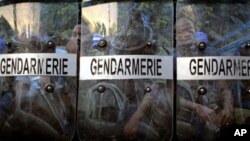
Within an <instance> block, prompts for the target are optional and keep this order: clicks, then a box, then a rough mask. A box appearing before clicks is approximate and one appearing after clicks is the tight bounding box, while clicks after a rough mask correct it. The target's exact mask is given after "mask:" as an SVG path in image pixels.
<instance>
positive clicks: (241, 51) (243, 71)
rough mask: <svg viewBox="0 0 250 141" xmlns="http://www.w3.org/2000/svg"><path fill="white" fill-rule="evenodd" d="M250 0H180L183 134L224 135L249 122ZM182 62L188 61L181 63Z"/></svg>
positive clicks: (199, 136)
mask: <svg viewBox="0 0 250 141" xmlns="http://www.w3.org/2000/svg"><path fill="white" fill-rule="evenodd" d="M249 5H250V3H249V2H248V1H237V2H236V1H223V0H222V1H210V2H204V1H195V0H194V1H192V0H190V1H188V0H182V1H178V3H177V13H176V18H177V19H176V45H177V46H176V55H177V72H178V73H177V79H178V80H177V103H176V104H177V129H176V134H177V137H178V139H179V140H223V139H224V138H227V137H233V135H234V134H233V133H234V131H235V130H236V129H238V128H242V127H245V126H249V119H250V115H249V114H250V110H249V102H250V101H249V74H248V69H247V68H248V67H247V66H248V65H249V63H248V62H249V57H248V56H249V47H248V46H249V41H250V38H249V37H250V31H249V26H250V24H249V22H250V18H249V15H250V12H249V10H248V7H249ZM196 57H199V58H196ZM182 59H183V60H182ZM213 59H214V60H213ZM178 60H179V62H178ZM185 60H186V61H185ZM187 60H188V61H187ZM212 60H213V61H212ZM183 62H184V63H185V66H187V67H185V66H183V65H180V64H183ZM181 66H182V67H181ZM185 68H188V69H185ZM182 70H183V71H182ZM186 70H187V71H186ZM179 72H180V73H179ZM189 74H190V75H189ZM214 76H216V77H214ZM232 131H233V132H232Z"/></svg>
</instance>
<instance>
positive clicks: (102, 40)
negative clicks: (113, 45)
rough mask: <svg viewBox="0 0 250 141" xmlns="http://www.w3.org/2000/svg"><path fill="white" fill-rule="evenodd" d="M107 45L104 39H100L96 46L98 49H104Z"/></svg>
mask: <svg viewBox="0 0 250 141" xmlns="http://www.w3.org/2000/svg"><path fill="white" fill-rule="evenodd" d="M106 45H107V41H106V40H104V39H101V40H99V42H98V46H99V47H102V48H103V47H105V46H106Z"/></svg>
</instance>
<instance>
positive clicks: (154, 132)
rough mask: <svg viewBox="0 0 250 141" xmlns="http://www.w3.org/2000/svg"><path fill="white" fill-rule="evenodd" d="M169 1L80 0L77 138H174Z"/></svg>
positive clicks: (157, 140)
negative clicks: (81, 1)
mask: <svg viewBox="0 0 250 141" xmlns="http://www.w3.org/2000/svg"><path fill="white" fill-rule="evenodd" d="M172 15H173V3H172V2H171V1H145V2H129V1H127V2H126V1H125V2H108V3H96V2H94V1H86V2H83V3H82V25H81V29H82V30H81V31H82V32H81V49H80V50H81V57H80V73H79V75H80V84H79V97H78V134H79V136H80V138H81V140H85V141H90V140H95V141H99V140H105V141H111V140H112V141H113V140H117V141H123V140H134V141H139V140H141V141H146V140H148V141H161V140H170V139H171V137H172V126H173V125H172V104H173V103H172V102H173V101H172V95H173V87H172V79H173V67H172V66H173V57H172V40H173V38H172V33H173V31H172V30H173V26H172V23H173V20H172V19H173V17H172Z"/></svg>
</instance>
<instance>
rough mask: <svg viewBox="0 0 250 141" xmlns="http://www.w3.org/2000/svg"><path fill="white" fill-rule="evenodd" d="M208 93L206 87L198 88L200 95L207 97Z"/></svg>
mask: <svg viewBox="0 0 250 141" xmlns="http://www.w3.org/2000/svg"><path fill="white" fill-rule="evenodd" d="M206 93H207V88H206V87H204V86H201V87H199V88H198V94H200V95H205V94H206Z"/></svg>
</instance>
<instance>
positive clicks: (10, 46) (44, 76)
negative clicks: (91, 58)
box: [0, 1, 78, 141]
mask: <svg viewBox="0 0 250 141" xmlns="http://www.w3.org/2000/svg"><path fill="white" fill-rule="evenodd" d="M1 2H4V1H1ZM77 7H78V5H77V3H74V2H72V3H61V2H58V1H57V3H53V1H50V3H42V2H25V1H24V2H19V3H8V5H2V6H1V7H0V15H1V17H0V23H1V24H0V38H1V39H0V44H1V46H0V47H1V48H0V50H1V55H0V62H1V63H0V65H1V66H0V68H1V73H0V92H1V96H0V124H1V129H0V140H4V141H20V140H26V141H29V140H30V141H34V140H38V141H45V140H48V141H64V140H65V141H70V140H71V138H72V137H73V135H74V131H75V130H74V128H75V110H76V109H75V107H76V104H75V103H76V90H77V89H76V82H77V81H76V53H77V52H72V51H71V50H70V49H71V48H72V46H69V45H74V43H75V42H77V41H75V42H74V38H73V35H72V30H73V27H74V26H75V25H76V24H77V19H78V11H77V10H76V9H77Z"/></svg>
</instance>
